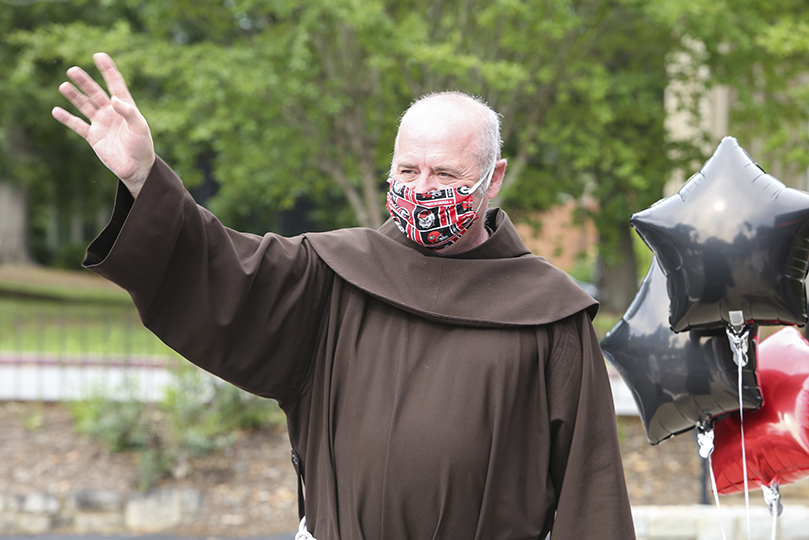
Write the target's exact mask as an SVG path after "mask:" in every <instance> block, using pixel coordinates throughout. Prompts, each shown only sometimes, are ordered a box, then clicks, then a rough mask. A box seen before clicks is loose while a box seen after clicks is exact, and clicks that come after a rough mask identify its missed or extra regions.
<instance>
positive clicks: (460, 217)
mask: <svg viewBox="0 0 809 540" xmlns="http://www.w3.org/2000/svg"><path fill="white" fill-rule="evenodd" d="M492 173H494V170H492ZM490 176H491V174H488V175H485V176H483V177H482V178H481V179H480V180H478V182H477V184H475V185H474V186H472V187H469V186H461V187H457V188H447V189H439V190H435V191H428V192H426V193H416V191H415V190H414V189H413V188H411V187H407V186H406V185H405V184H403V183H401V182H397V181H396V180H394V179H392V178H389V179H388V182H389V183H390V189H389V190H388V203H387V207H388V212H390V215H391V217H392V218H393V221H394V222H395V223H396V226H397V227H399V230H400V231H402V233H403V234H404V235H405V236H407V237H408V238H410V239H411V240H412V241H414V242H415V243H417V244H419V245H422V246H424V247H428V248H433V249H439V248H443V247H447V246H449V245H452V244H454V243H455V242H457V241H458V239H459V238H460V237H461V236H463V234H464V233H465V232H466V231H468V230H469V228H470V227H471V226H472V224H473V223H475V221H477V219H478V210H480V205H481V204H483V198H481V200H480V203H478V207H477V208H473V203H474V200H473V198H474V193H475V191H476V190H477V189H478V188H479V187H480V185H481V184H482V183H483V181H484V180H486V178H488V177H490Z"/></svg>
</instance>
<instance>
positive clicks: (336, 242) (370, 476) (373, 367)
mask: <svg viewBox="0 0 809 540" xmlns="http://www.w3.org/2000/svg"><path fill="white" fill-rule="evenodd" d="M487 222H488V224H489V226H490V227H491V229H492V234H491V237H490V238H489V240H488V241H486V242H485V243H484V244H482V245H480V246H478V247H476V248H474V249H472V250H470V251H467V252H464V253H461V254H459V255H455V256H439V255H437V254H436V253H435V252H433V251H431V250H429V249H425V248H421V247H419V246H416V245H415V244H413V243H411V242H410V241H409V240H407V239H406V238H405V237H404V236H403V235H402V234H401V233H400V232H399V231H398V230H397V229H396V227H395V226H393V225H392V224H391V223H387V224H386V225H385V226H383V227H382V228H381V229H380V230H379V231H374V230H370V229H361V228H357V229H346V230H340V231H334V232H330V233H317V234H306V235H302V236H299V237H295V238H284V237H280V236H277V235H274V234H267V235H265V236H256V235H250V234H243V233H238V232H235V231H232V230H230V229H227V228H225V227H223V226H222V225H221V224H220V223H219V222H218V221H217V220H216V218H214V217H213V216H212V215H211V214H210V213H209V212H207V211H206V210H205V209H202V208H201V207H198V206H197V205H196V204H195V203H194V201H193V199H192V198H191V196H190V195H188V193H187V192H186V191H185V190H184V189H183V187H182V183H181V181H180V179H179V178H177V176H176V175H174V173H173V172H172V171H171V170H170V169H169V168H168V167H167V166H166V165H165V163H163V162H162V161H160V160H158V161H157V162H156V164H155V166H154V167H153V169H152V172H151V174H150V176H149V178H148V179H147V181H146V184H145V186H144V188H143V190H142V191H141V193H140V195H139V197H138V199H137V201H135V202H134V204H133V201H132V197H131V196H130V195H129V193H128V192H127V191H126V189H125V188H123V187H120V186H119V191H118V195H117V199H116V206H115V210H114V212H113V216H112V218H111V221H110V224H109V225H108V226H107V227H106V228H105V229H104V231H103V232H102V233H101V234H100V235H99V236H98V238H96V240H94V241H93V243H92V244H91V246H90V247H89V248H88V251H87V257H86V259H85V265H86V266H87V267H88V268H90V269H91V270H93V271H95V272H97V273H99V274H101V275H103V276H105V277H107V278H109V279H111V280H112V281H114V282H116V283H118V284H119V285H121V286H122V287H124V288H125V289H127V290H128V291H129V292H130V294H131V295H132V298H133V300H134V302H135V304H136V305H137V308H138V310H139V312H140V315H141V318H142V319H143V322H144V324H145V325H146V326H147V327H148V328H150V329H151V330H152V331H153V332H155V333H156V334H157V335H158V336H160V337H161V338H162V339H163V340H164V341H165V342H166V343H167V344H168V345H170V346H171V347H173V348H174V349H176V350H177V351H178V352H179V353H180V354H182V355H183V356H185V357H186V358H188V359H189V360H191V361H192V362H194V363H196V364H198V365H199V366H201V367H203V368H204V369H206V370H208V371H210V372H212V373H214V374H216V375H218V376H220V377H222V378H223V379H225V380H228V381H230V382H232V383H233V384H235V385H237V386H239V387H241V388H244V389H246V390H248V391H250V392H253V393H255V394H258V395H261V396H266V397H272V398H276V399H277V400H278V401H279V403H280V404H281V406H282V408H283V409H284V411H285V412H286V414H287V419H288V425H289V433H290V438H291V442H292V445H293V447H294V448H295V449H296V451H297V453H298V454H299V455H300V456H301V459H302V462H303V465H304V467H305V473H306V489H305V492H306V514H307V525H308V529H309V531H311V532H312V534H313V535H314V536H315V538H317V539H318V540H336V539H342V540H360V539H365V540H428V539H436V540H462V539H469V540H472V539H479V540H499V539H502V540H516V539H524V538H544V537H545V535H546V534H547V533H548V531H550V530H551V529H552V530H553V533H552V536H553V540H582V539H588V538H598V539H631V538H634V531H633V525H632V518H631V515H630V508H629V502H628V497H627V492H626V486H625V482H624V476H623V469H622V464H621V457H620V453H619V449H618V442H617V436H616V426H615V416H614V411H613V404H612V398H611V394H610V387H609V383H608V378H607V374H606V369H605V365H604V361H603V359H602V356H601V352H600V349H599V346H598V341H597V339H596V337H595V335H594V332H593V329H592V326H591V322H590V317H591V316H592V315H594V313H595V309H596V304H595V302H594V301H593V300H592V298H590V297H589V296H587V295H586V294H584V293H583V292H582V291H581V289H579V288H578V287H577V286H575V285H574V284H573V283H572V282H571V281H570V280H569V279H568V278H567V276H566V275H565V274H564V273H563V272H561V271H559V270H557V269H555V268H554V267H553V266H551V265H550V264H548V263H547V262H545V260H544V259H542V258H540V257H535V256H533V255H531V254H530V253H529V251H528V250H527V249H526V247H525V245H524V244H523V243H522V241H521V240H520V238H519V236H518V235H517V233H516V231H515V229H514V227H513V226H512V224H511V222H510V221H509V219H508V217H507V216H506V215H505V213H503V212H502V211H500V210H491V211H489V213H488V215H487Z"/></svg>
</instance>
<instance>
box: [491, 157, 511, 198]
mask: <svg viewBox="0 0 809 540" xmlns="http://www.w3.org/2000/svg"><path fill="white" fill-rule="evenodd" d="M507 164H508V162H507V161H506V160H505V159H500V160H498V161H497V163H495V164H494V174H492V181H491V183H490V184H489V189H487V190H486V198H487V199H489V200H492V199H494V198H495V197H497V194H498V193H499V192H500V187H501V186H502V185H503V178H505V176H506V165H507Z"/></svg>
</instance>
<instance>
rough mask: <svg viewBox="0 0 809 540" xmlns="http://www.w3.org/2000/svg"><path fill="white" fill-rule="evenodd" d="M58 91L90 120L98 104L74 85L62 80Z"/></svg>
mask: <svg viewBox="0 0 809 540" xmlns="http://www.w3.org/2000/svg"><path fill="white" fill-rule="evenodd" d="M59 93H60V94H62V95H63V96H65V97H66V98H67V100H68V101H69V102H70V103H72V104H73V106H74V107H76V108H77V109H78V110H79V112H81V113H82V114H83V115H84V116H85V117H86V118H87V119H88V120H91V121H92V119H93V116H94V115H95V113H96V111H97V110H98V106H97V105H96V104H95V103H93V102H92V101H91V100H90V99H89V98H88V97H87V96H86V95H84V94H82V93H81V92H79V91H78V90H77V89H76V87H75V86H73V85H72V84H70V83H69V82H63V83H62V84H60V85H59Z"/></svg>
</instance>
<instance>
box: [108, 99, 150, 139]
mask: <svg viewBox="0 0 809 540" xmlns="http://www.w3.org/2000/svg"><path fill="white" fill-rule="evenodd" d="M110 103H111V105H112V108H113V109H114V110H115V112H117V113H118V114H120V115H121V116H123V117H124V120H126V123H127V124H128V125H129V127H130V129H134V130H135V131H137V132H145V133H148V132H149V126H148V125H147V124H146V119H145V118H144V117H143V115H142V114H141V113H140V111H139V110H138V108H137V106H135V104H134V103H131V102H128V101H124V100H122V99H120V98H119V97H118V96H113V97H112V98H111V99H110Z"/></svg>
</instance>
